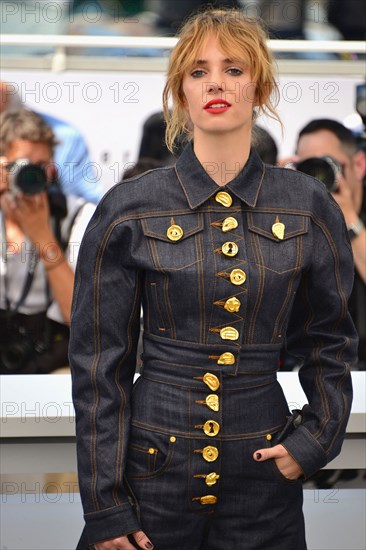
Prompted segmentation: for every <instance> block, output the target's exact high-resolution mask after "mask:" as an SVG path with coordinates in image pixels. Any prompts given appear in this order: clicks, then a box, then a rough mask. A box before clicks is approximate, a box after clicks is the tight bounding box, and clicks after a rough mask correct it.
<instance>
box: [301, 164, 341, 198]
mask: <svg viewBox="0 0 366 550" xmlns="http://www.w3.org/2000/svg"><path fill="white" fill-rule="evenodd" d="M296 168H297V170H299V171H300V172H304V174H308V175H309V176H313V177H314V178H316V179H318V180H320V181H321V182H323V183H324V185H325V186H326V187H327V189H328V191H330V192H331V193H334V192H336V191H337V188H338V182H337V173H338V172H340V171H341V169H340V166H339V164H338V163H337V162H336V161H335V160H334V159H332V158H330V157H311V158H308V159H305V160H302V161H300V162H297V163H296Z"/></svg>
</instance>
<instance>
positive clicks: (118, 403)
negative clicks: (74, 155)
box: [69, 193, 140, 543]
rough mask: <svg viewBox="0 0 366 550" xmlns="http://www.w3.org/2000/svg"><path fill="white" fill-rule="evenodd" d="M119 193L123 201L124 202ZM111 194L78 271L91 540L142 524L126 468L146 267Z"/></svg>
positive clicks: (73, 345) (80, 409) (81, 461)
mask: <svg viewBox="0 0 366 550" xmlns="http://www.w3.org/2000/svg"><path fill="white" fill-rule="evenodd" d="M116 199H117V200H116ZM118 202H119V203H120V198H119V197H117V198H116V197H114V195H113V193H112V194H107V197H106V198H105V199H103V200H102V202H101V203H100V205H99V206H98V207H97V210H96V212H95V214H94V216H93V218H92V219H91V222H90V224H89V226H88V229H87V231H86V233H85V236H84V238H83V241H82V244H81V248H80V252H79V257H78V263H77V269H76V275H75V290H74V298H73V310H72V320H71V337H70V349H69V354H70V364H71V371H72V379H73V401H74V406H75V412H76V437H77V456H78V473H79V485H80V494H81V499H82V503H83V508H84V518H85V522H86V531H87V534H88V539H89V542H93V543H94V542H97V541H100V540H103V539H109V538H115V537H117V536H120V535H122V534H128V533H131V532H133V531H136V530H138V529H139V524H138V521H137V518H136V516H135V513H134V511H133V509H132V507H131V503H130V500H129V496H128V495H127V493H126V492H125V490H124V486H123V482H122V479H123V472H124V465H125V458H126V446H127V443H128V437H129V424H130V397H129V396H130V392H131V388H132V384H133V376H134V372H135V366H136V350H137V341H138V335H139V318H140V273H139V271H138V270H137V269H135V268H134V267H133V265H132V261H131V256H130V248H131V235H132V233H131V231H132V227H131V224H129V223H126V221H125V218H124V217H123V216H121V215H120V214H115V213H114V211H115V210H116V203H118Z"/></svg>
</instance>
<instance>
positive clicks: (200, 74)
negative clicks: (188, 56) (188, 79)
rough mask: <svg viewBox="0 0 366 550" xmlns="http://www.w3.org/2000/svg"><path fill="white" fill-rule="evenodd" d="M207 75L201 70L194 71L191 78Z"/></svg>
mask: <svg viewBox="0 0 366 550" xmlns="http://www.w3.org/2000/svg"><path fill="white" fill-rule="evenodd" d="M204 74H205V73H204V71H202V70H201V69H196V70H195V71H193V72H192V73H191V76H193V78H199V77H200V76H203V75H204Z"/></svg>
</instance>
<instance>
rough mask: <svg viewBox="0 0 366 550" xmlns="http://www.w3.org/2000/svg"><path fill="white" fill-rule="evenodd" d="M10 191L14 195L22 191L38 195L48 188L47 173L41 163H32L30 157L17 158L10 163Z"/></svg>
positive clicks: (26, 193)
mask: <svg viewBox="0 0 366 550" xmlns="http://www.w3.org/2000/svg"><path fill="white" fill-rule="evenodd" d="M8 181H9V191H10V193H12V194H13V195H16V194H17V193H19V192H21V193H24V194H25V195H36V194H37V193H41V192H42V191H44V190H45V189H46V188H47V174H46V171H45V170H44V168H42V166H40V165H39V164H32V163H31V162H30V160H29V159H27V158H22V159H17V160H15V161H14V162H11V163H9V164H8Z"/></svg>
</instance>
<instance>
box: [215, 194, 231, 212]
mask: <svg viewBox="0 0 366 550" xmlns="http://www.w3.org/2000/svg"><path fill="white" fill-rule="evenodd" d="M215 200H216V201H217V202H219V203H220V204H222V206H225V207H226V208H229V206H231V205H232V204H233V199H232V198H231V197H230V195H229V193H226V192H225V191H220V192H219V193H217V194H216V196H215Z"/></svg>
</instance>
